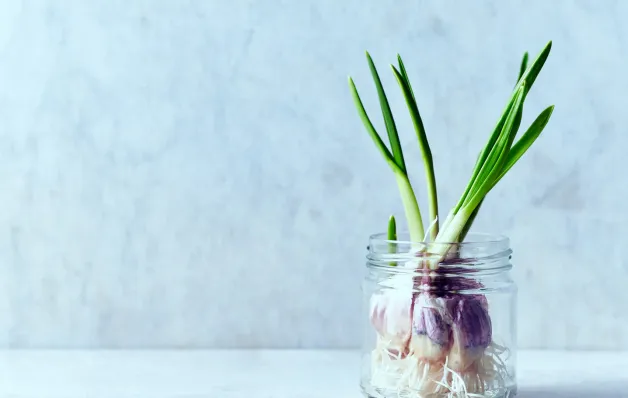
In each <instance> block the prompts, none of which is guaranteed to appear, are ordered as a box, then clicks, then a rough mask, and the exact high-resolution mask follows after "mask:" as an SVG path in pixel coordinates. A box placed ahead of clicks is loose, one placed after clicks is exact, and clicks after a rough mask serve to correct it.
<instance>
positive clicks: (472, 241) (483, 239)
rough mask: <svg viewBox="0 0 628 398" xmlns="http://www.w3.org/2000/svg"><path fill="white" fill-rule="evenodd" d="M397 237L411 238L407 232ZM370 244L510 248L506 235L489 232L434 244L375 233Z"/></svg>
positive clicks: (471, 233) (473, 233) (371, 236)
mask: <svg viewBox="0 0 628 398" xmlns="http://www.w3.org/2000/svg"><path fill="white" fill-rule="evenodd" d="M397 236H408V237H409V236H410V234H409V233H408V232H407V231H402V232H401V233H398V234H397ZM369 242H371V243H375V242H377V243H380V244H381V243H396V244H405V245H426V244H430V245H433V244H437V245H456V246H457V247H467V248H468V247H471V246H486V245H500V246H503V245H507V246H510V238H508V237H507V236H506V235H501V234H492V233H487V232H470V233H468V234H467V237H466V239H465V240H464V241H462V242H438V243H434V242H431V241H423V242H417V241H412V240H410V239H392V240H391V239H388V234H387V233H385V232H379V233H375V234H372V235H370V236H369Z"/></svg>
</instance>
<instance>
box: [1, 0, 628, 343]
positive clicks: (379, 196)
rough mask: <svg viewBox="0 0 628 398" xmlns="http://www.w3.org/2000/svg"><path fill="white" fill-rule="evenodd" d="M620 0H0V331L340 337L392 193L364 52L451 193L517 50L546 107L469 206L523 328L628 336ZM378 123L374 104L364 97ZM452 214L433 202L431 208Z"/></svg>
mask: <svg viewBox="0 0 628 398" xmlns="http://www.w3.org/2000/svg"><path fill="white" fill-rule="evenodd" d="M626 16H628V2H622V1H560V2H559V1H554V2H549V1H546V0H527V1H508V2H506V1H497V0H493V1H481V2H480V1H474V2H465V1H453V0H449V1H436V0H434V1H392V0H378V1H364V0H343V1H338V0H316V1H312V0H300V1H278V0H268V1H244V0H232V1H227V0H224V1H219V0H206V1H201V0H198V1H179V0H144V1H121V0H118V1H112V0H91V1H79V0H74V1H70V0H64V1H54V0H31V1H29V0H26V1H13V2H4V3H3V4H2V8H1V12H0V126H1V128H0V182H1V189H0V203H1V204H2V206H0V292H2V294H0V346H13V347H29V346H30V347H102V346H107V347H123V346H124V347H147V346H151V347H153V346H184V347H234V346H241V347H262V346H270V347H347V346H355V345H356V344H357V343H358V342H357V341H356V338H357V336H359V332H360V330H359V327H360V326H361V320H362V318H361V315H360V313H359V307H360V301H361V296H360V282H361V275H362V270H363V267H364V264H363V263H364V261H363V256H364V254H365V246H366V243H367V242H366V239H367V236H368V235H369V234H371V233H373V232H378V231H381V230H383V229H384V227H385V222H386V220H387V218H388V216H389V214H390V213H391V212H395V213H396V214H398V215H401V214H402V210H401V205H400V202H399V199H398V196H397V191H396V187H395V185H394V179H393V177H392V174H391V173H390V171H389V169H388V168H387V166H386V165H385V163H384V162H383V161H382V160H381V158H380V156H379V154H378V153H377V151H376V150H375V148H374V147H373V145H372V143H371V142H370V140H369V138H368V137H367V135H366V133H365V132H364V130H363V128H362V126H361V125H360V122H359V119H358V118H357V115H356V113H355V110H354V108H353V105H352V103H351V99H350V97H349V92H348V89H347V83H346V78H347V75H348V74H351V75H352V76H354V77H355V80H356V83H357V85H358V87H359V88H360V90H361V93H362V96H363V98H364V100H365V102H366V104H367V106H368V108H369V110H370V111H371V113H372V114H373V115H377V113H376V112H377V105H376V102H375V101H376V97H375V92H374V90H373V86H372V83H371V80H370V77H369V76H368V68H367V65H366V62H365V58H364V50H369V51H370V52H371V53H372V55H373V56H374V58H375V61H376V62H377V65H378V66H379V68H380V72H381V73H382V75H383V79H384V83H385V85H386V87H388V88H389V91H390V93H391V94H390V95H391V103H392V106H393V108H394V109H395V111H396V112H397V113H398V114H400V116H399V119H398V122H399V127H400V129H401V130H402V136H403V144H404V145H405V146H406V147H408V148H409V149H407V154H406V158H407V162H408V164H409V165H410V167H411V172H412V173H413V175H414V176H415V177H416V184H415V185H416V187H417V191H420V192H419V196H420V200H421V201H422V202H423V203H424V204H425V200H424V195H423V193H422V187H423V185H422V181H421V173H422V171H421V170H420V167H421V166H420V165H421V163H420V158H419V153H418V148H417V145H416V141H415V138H414V135H413V133H412V130H411V128H410V123H409V120H408V118H407V116H406V113H405V108H404V104H403V102H402V98H401V97H400V95H399V94H398V90H397V88H396V86H395V85H394V84H395V83H394V80H393V78H392V75H391V74H390V73H388V69H387V63H389V62H392V61H394V57H395V54H396V53H397V52H400V53H401V54H402V55H403V56H404V58H405V60H406V64H407V66H408V69H409V73H410V75H411V78H412V80H413V83H414V86H415V91H416V93H417V96H418V97H419V102H420V106H421V110H422V112H423V116H424V119H425V123H426V125H427V129H428V134H429V137H430V140H431V142H432V147H433V151H434V153H435V156H434V157H435V163H436V167H437V169H436V171H437V177H438V185H439V189H440V192H441V197H442V203H443V204H444V207H445V208H449V206H451V205H452V204H453V203H454V201H455V200H456V199H457V196H458V195H460V193H461V191H462V189H463V187H464V185H465V183H466V181H467V179H468V177H469V173H470V171H471V167H472V165H473V162H474V160H475V156H476V154H477V152H478V150H479V149H480V148H481V146H482V145H483V143H484V141H485V140H486V138H487V137H488V134H489V133H490V131H491V128H492V127H493V125H494V123H495V121H496V120H497V117H498V116H499V114H500V112H501V110H502V107H503V105H504V104H505V101H506V100H507V98H508V96H509V94H510V90H511V89H512V86H513V85H514V81H515V78H516V74H517V72H518V67H519V61H520V57H521V55H522V53H523V52H524V51H526V50H528V51H530V52H532V53H536V52H537V51H539V50H540V49H541V48H542V46H543V45H544V44H545V42H546V41H548V40H550V39H552V40H554V49H553V51H552V54H551V56H550V59H549V61H548V63H547V65H546V67H545V69H544V70H543V72H542V74H541V76H540V77H539V79H538V80H537V83H536V85H535V87H534V89H533V90H532V92H531V93H530V97H529V100H528V102H527V104H528V105H527V107H526V115H525V118H524V124H528V123H529V122H530V121H531V120H532V118H533V117H534V116H535V115H536V114H537V113H538V112H539V111H540V110H541V109H543V108H544V107H545V106H547V105H550V104H556V111H555V113H554V117H553V119H552V121H551V123H550V125H549V126H548V128H547V130H546V132H545V134H544V135H543V136H542V137H541V138H540V139H539V141H538V142H537V143H536V144H535V146H534V147H533V149H532V150H531V152H530V153H529V154H528V155H527V156H526V157H525V158H524V159H523V160H522V162H521V164H519V165H517V166H516V167H515V168H514V169H513V170H512V172H511V173H510V175H508V176H507V178H505V179H504V180H503V182H502V183H500V185H499V187H498V188H496V190H495V191H494V192H493V193H492V194H491V195H490V197H489V199H488V200H487V202H486V203H485V205H484V208H483V213H482V215H481V216H480V217H479V218H478V220H477V222H478V224H477V227H478V229H482V230H485V231H488V232H497V233H505V234H507V235H509V236H510V237H511V238H512V244H513V247H514V250H515V257H514V258H513V261H514V262H515V264H516V268H515V272H514V275H515V277H516V279H517V281H518V282H519V285H520V306H519V313H520V327H519V339H520V342H521V345H522V346H525V347H555V348H563V347H570V348H574V347H579V348H593V347H597V348H612V347H615V348H628V315H627V314H626V311H625V303H626V302H628V290H627V289H626V284H627V283H628V260H627V259H628V256H626V254H625V252H624V246H625V243H624V241H625V239H626V237H627V236H628V210H627V209H628V207H627V206H628V205H627V204H626V200H625V197H626V194H627V193H628V182H627V181H628V180H627V177H626V172H623V171H621V170H622V169H623V170H625V161H626V156H627V155H626V153H627V151H626V149H627V148H628V147H627V145H628V138H626V137H627V135H626V126H628V111H627V109H628V100H627V98H628V97H627V95H628V74H627V73H626V71H627V70H628V57H627V54H628V47H627V40H628V28H627V27H626V24H625V23H624V22H625V17H626ZM375 120H376V122H377V126H381V125H382V124H381V122H380V118H379V117H378V118H376V119H375ZM443 211H445V209H444V210H443Z"/></svg>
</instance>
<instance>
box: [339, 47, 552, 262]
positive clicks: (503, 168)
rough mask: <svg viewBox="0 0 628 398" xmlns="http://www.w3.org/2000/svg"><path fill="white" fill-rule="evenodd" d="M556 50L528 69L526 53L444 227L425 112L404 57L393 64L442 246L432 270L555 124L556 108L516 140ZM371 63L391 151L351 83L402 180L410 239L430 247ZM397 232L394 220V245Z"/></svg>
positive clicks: (435, 238) (435, 237)
mask: <svg viewBox="0 0 628 398" xmlns="http://www.w3.org/2000/svg"><path fill="white" fill-rule="evenodd" d="M551 47H552V42H551V41H550V42H549V43H547V45H546V46H545V47H544V48H543V50H542V51H541V52H540V53H539V55H538V56H537V57H536V59H535V60H534V61H533V62H532V64H531V65H530V66H528V53H527V52H526V53H525V54H524V56H523V59H522V62H521V67H520V71H519V76H518V78H517V83H516V85H515V87H514V89H513V92H512V95H511V97H510V99H509V101H508V103H507V104H506V106H505V108H504V110H503V112H502V114H501V116H500V118H499V120H498V122H497V124H496V125H495V128H494V129H493V132H492V133H491V135H490V136H489V139H488V141H487V143H486V144H485V146H484V148H483V149H482V151H480V154H479V156H478V158H477V161H476V163H475V166H474V168H473V171H472V173H471V178H470V179H469V182H468V184H467V186H466V187H465V189H464V191H463V193H462V195H461V196H460V198H459V200H458V202H457V203H456V205H455V206H454V207H453V208H452V209H451V211H450V212H449V214H448V215H447V218H446V219H445V220H444V222H443V223H442V225H439V221H438V196H437V192H436V178H435V173H434V164H433V160H432V152H431V150H430V146H429V143H428V139H427V135H426V132H425V127H424V125H423V120H422V119H421V115H420V113H419V107H418V104H417V101H416V98H415V95H414V91H413V89H412V85H411V84H410V79H409V77H408V74H407V72H406V68H405V66H404V63H403V61H402V59H401V56H398V57H397V60H398V68H397V67H395V66H394V65H391V68H392V72H393V74H394V76H395V78H396V80H397V83H398V84H399V87H400V89H401V92H402V94H403V97H404V99H405V102H406V105H407V107H408V110H409V112H410V117H411V119H412V124H413V127H414V130H415V133H416V135H417V139H418V142H419V147H420V150H421V155H422V158H423V166H424V169H425V176H426V181H427V194H428V200H429V217H430V220H429V221H430V223H431V224H430V225H431V226H430V228H429V231H428V232H429V235H430V239H431V241H432V242H434V243H440V244H437V245H434V246H435V247H434V250H432V252H431V254H434V255H436V258H437V260H436V261H435V262H431V263H430V267H435V266H437V265H438V263H439V262H440V260H442V258H443V257H444V256H445V255H446V254H447V252H448V251H449V249H450V246H451V245H452V244H455V243H458V242H462V241H464V238H465V237H466V235H467V232H468V231H469V229H470V228H471V225H472V224H473V222H474V220H475V218H476V216H477V214H478V212H479V209H480V207H481V205H482V203H483V202H484V199H485V198H486V196H487V194H488V193H489V192H490V191H491V190H492V189H493V188H494V187H495V185H496V184H497V183H498V182H499V181H500V180H501V179H502V178H503V177H504V175H506V173H507V172H508V171H509V170H510V169H511V168H512V167H513V166H514V165H515V163H516V162H517V161H518V160H519V159H520V158H521V157H522V156H523V154H524V153H525V152H526V151H527V150H528V148H530V146H531V145H532V144H533V143H534V141H535V140H536V139H537V138H538V137H539V135H540V134H541V132H542V131H543V129H544V128H545V126H546V125H547V123H548V122H549V119H550V117H551V115H552V112H553V110H554V106H553V105H552V106H549V107H548V108H546V109H545V110H544V111H543V112H541V113H540V114H539V116H538V117H537V118H536V119H535V120H534V122H532V124H531V125H530V127H528V129H527V130H526V131H525V132H524V133H523V134H522V135H521V137H520V138H519V139H518V140H515V138H516V136H517V133H518V131H519V127H520V125H521V119H522V115H523V106H524V102H525V100H526V97H527V95H528V92H529V91H530V89H531V88H532V85H533V84H534V82H535V80H536V78H537V76H538V74H539V73H540V71H541V69H542V68H543V65H544V64H545V61H546V60H547V57H548V56H549V53H550V50H551ZM366 58H367V61H368V64H369V68H370V70H371V74H372V77H373V80H374V82H375V87H376V89H377V95H378V98H379V103H380V107H381V111H382V115H383V118H384V124H385V127H386V131H387V133H388V141H389V144H390V150H389V149H388V147H387V146H386V144H385V143H384V141H383V140H382V139H381V138H380V135H379V134H378V133H377V131H376V130H375V127H374V126H373V124H372V122H371V120H370V119H369V117H368V115H367V113H366V110H365V109H364V105H363V104H362V101H361V100H360V96H359V94H358V91H357V88H356V86H355V83H354V82H353V79H351V78H349V87H350V89H351V93H352V95H353V99H354V102H355V105H356V108H357V110H358V113H359V115H360V118H361V119H362V122H363V124H364V126H365V127H366V130H367V132H368V133H369V135H370V137H371V139H372V140H373V142H374V143H375V145H376V147H377V148H378V149H379V151H380V153H381V154H382V156H383V157H384V159H385V160H386V162H387V163H388V165H389V166H390V168H391V169H392V171H393V174H394V175H395V177H396V180H397V185H398V188H399V192H400V194H401V199H402V203H403V206H404V211H405V216H406V221H407V224H408V230H409V233H410V240H411V241H412V242H424V241H425V240H426V239H427V236H425V229H424V227H423V219H422V217H421V211H420V209H419V205H418V202H417V200H416V197H415V195H414V191H413V189H412V184H411V183H410V178H409V175H408V169H407V167H406V164H405V161H404V157H403V151H402V148H401V143H400V140H399V134H398V132H397V127H396V124H395V121H394V118H393V113H392V110H391V109H390V105H389V103H388V99H387V97H386V93H385V92H384V88H383V86H382V82H381V80H380V78H379V75H378V73H377V69H376V68H375V64H374V63H373V60H372V58H371V56H370V55H369V54H368V52H367V53H366ZM391 228H392V230H393V232H394V236H396V222H395V220H394V217H391V220H390V222H389V229H388V236H389V240H393V239H390V236H391Z"/></svg>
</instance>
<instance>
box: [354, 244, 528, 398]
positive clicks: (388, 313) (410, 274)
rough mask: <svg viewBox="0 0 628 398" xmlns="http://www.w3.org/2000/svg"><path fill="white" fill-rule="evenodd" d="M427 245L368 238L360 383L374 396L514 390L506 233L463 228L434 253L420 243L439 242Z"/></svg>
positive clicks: (512, 297) (512, 290)
mask: <svg viewBox="0 0 628 398" xmlns="http://www.w3.org/2000/svg"><path fill="white" fill-rule="evenodd" d="M399 238H400V239H401V238H405V236H403V235H402V236H400V237H399ZM434 245H435V244H433V243H412V242H409V241H403V240H397V241H388V240H386V235H385V234H381V235H374V236H372V237H371V239H370V242H369V248H368V255H367V275H366V278H365V280H364V284H363V295H364V300H363V304H364V306H363V319H364V332H365V333H364V338H363V344H362V370H361V387H362V391H363V392H364V394H365V395H366V396H367V397H373V398H392V397H404V398H406V397H408V398H410V397H411V398H427V397H430V398H432V397H434V398H435V397H450V398H466V397H512V396H514V395H515V394H516V375H515V370H516V369H515V365H516V364H515V362H516V296H517V288H516V285H515V283H514V282H513V280H512V279H511V276H510V269H511V268H512V265H511V263H510V258H511V253H512V251H511V249H510V241H509V239H508V238H506V237H503V236H493V235H487V234H477V233H476V234H469V235H468V236H467V239H466V240H465V242H463V243H457V244H448V245H447V246H448V247H450V248H449V251H447V255H446V257H445V258H442V257H437V258H436V259H435V258H434V257H433V256H430V255H429V254H426V253H430V252H437V253H442V252H445V251H438V250H433V248H434ZM439 245H440V244H439ZM430 261H431V262H430ZM435 265H436V266H435Z"/></svg>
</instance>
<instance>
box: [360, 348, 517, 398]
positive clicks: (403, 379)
mask: <svg viewBox="0 0 628 398" xmlns="http://www.w3.org/2000/svg"><path fill="white" fill-rule="evenodd" d="M504 355H506V356H508V355H509V352H508V350H507V349H506V348H505V347H503V346H500V345H498V344H496V343H492V344H491V345H489V347H487V349H486V350H485V352H484V355H483V356H482V357H481V358H480V359H479V360H477V361H476V363H474V365H473V366H472V367H471V368H470V369H469V370H467V371H465V372H464V373H459V372H456V371H454V370H453V369H451V368H450V367H449V359H448V358H445V361H444V363H440V364H438V363H429V362H424V361H421V360H420V359H419V358H418V357H417V356H416V355H415V354H414V353H412V352H411V353H409V354H407V355H402V354H400V353H399V351H398V350H394V351H390V350H389V348H387V345H386V342H385V341H381V340H380V341H379V342H378V345H377V347H376V349H375V350H374V351H373V353H372V357H371V358H372V364H371V365H372V366H371V385H372V387H374V388H375V389H377V390H380V391H395V396H398V397H400V398H401V397H403V398H433V397H443V398H483V397H484V396H485V395H484V394H485V393H486V392H489V391H496V390H502V389H505V388H506V387H507V383H508V380H509V378H510V377H511V376H510V375H509V373H508V368H507V366H506V363H505V359H504V358H502V356H504Z"/></svg>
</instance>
